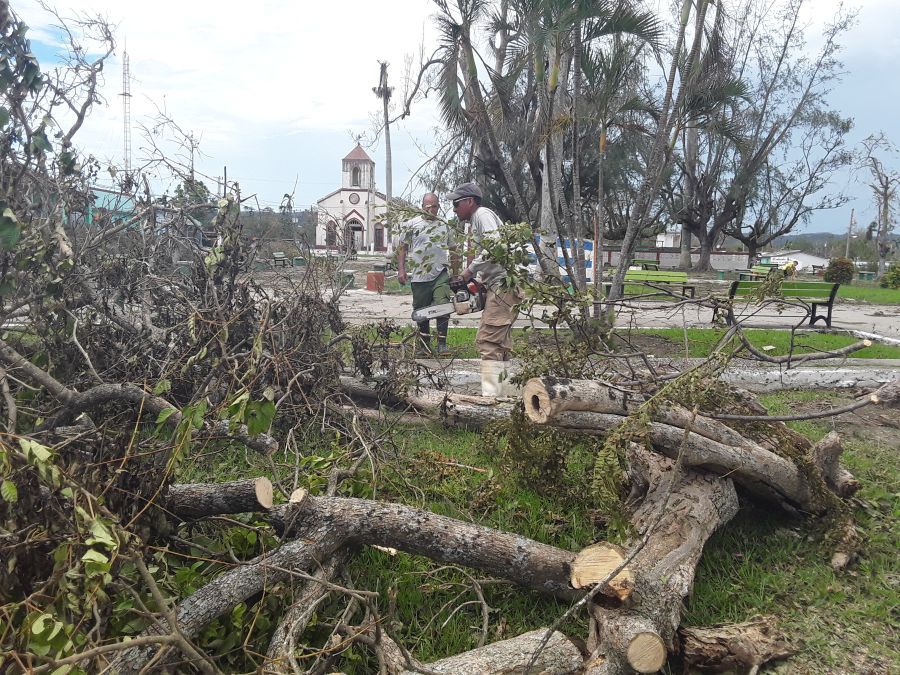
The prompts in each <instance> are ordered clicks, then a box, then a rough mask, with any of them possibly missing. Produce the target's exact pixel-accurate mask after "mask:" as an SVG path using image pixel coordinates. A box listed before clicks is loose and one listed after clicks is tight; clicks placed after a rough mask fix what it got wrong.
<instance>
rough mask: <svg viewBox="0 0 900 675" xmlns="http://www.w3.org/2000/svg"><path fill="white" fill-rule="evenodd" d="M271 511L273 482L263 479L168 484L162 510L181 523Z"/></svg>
mask: <svg viewBox="0 0 900 675" xmlns="http://www.w3.org/2000/svg"><path fill="white" fill-rule="evenodd" d="M271 508H272V482H271V481H270V480H269V479H268V478H265V477H260V478H248V479H247V480H236V481H232V482H230V483H182V484H175V485H170V486H169V490H168V492H167V493H166V497H165V509H166V511H168V512H169V513H171V514H172V515H173V516H175V517H176V518H179V519H180V520H196V519H198V518H204V517H206V516H213V515H218V514H222V513H249V512H251V511H260V510H268V509H271Z"/></svg>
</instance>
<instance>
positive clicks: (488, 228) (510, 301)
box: [449, 183, 522, 396]
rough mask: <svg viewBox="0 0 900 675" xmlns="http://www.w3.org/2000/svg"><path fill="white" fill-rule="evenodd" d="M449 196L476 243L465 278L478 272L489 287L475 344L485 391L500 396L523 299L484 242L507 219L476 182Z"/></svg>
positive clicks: (485, 393)
mask: <svg viewBox="0 0 900 675" xmlns="http://www.w3.org/2000/svg"><path fill="white" fill-rule="evenodd" d="M449 197H450V199H451V200H452V201H453V211H454V212H455V213H456V215H457V217H458V218H459V220H460V222H465V221H468V222H469V223H471V232H472V243H473V244H474V246H475V255H474V256H473V257H472V259H471V260H470V261H469V265H468V267H466V269H465V270H463V273H462V278H463V279H464V280H465V281H468V280H469V279H471V278H472V277H474V276H478V278H479V279H480V281H481V283H483V284H484V285H485V286H486V287H487V296H486V298H485V304H484V311H483V312H482V314H481V321H480V322H479V323H478V332H477V333H476V335H475V347H476V348H477V349H478V353H479V354H480V355H481V394H482V396H499V395H500V394H501V392H502V389H503V388H504V387H503V382H504V380H505V379H506V378H507V376H508V373H507V370H506V362H507V361H509V355H510V351H511V350H512V327H513V322H514V321H515V320H516V316H517V315H518V311H517V310H516V305H517V304H518V303H519V302H521V301H522V295H521V294H520V293H519V291H518V289H516V288H515V287H509V284H508V282H507V275H506V271H505V270H504V269H503V267H502V266H501V265H500V264H499V263H497V262H494V261H493V260H491V259H490V256H488V254H487V251H486V250H485V248H484V247H483V246H482V241H483V240H484V239H485V238H489V237H496V236H497V235H498V234H499V231H500V227H501V225H502V224H503V222H502V221H501V220H500V217H499V216H498V215H497V214H496V213H494V212H493V211H491V210H490V209H489V208H487V207H486V206H482V205H481V197H482V193H481V188H480V187H478V185H476V184H475V183H463V184H462V185H460V186H459V187H457V188H456V189H455V190H454V191H453V192H451V193H450V195H449Z"/></svg>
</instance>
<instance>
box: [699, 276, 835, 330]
mask: <svg viewBox="0 0 900 675" xmlns="http://www.w3.org/2000/svg"><path fill="white" fill-rule="evenodd" d="M763 283H766V282H764V281H740V280H738V281H733V282H731V288H730V289H729V290H728V297H729V298H730V299H732V300H734V299H737V298H744V299H748V300H750V299H752V298H753V296H754V294H755V293H757V291H758V290H759V287H760V286H761V285H762V284H763ZM839 287H840V284H832V283H829V282H827V281H785V282H783V283H782V284H781V293H780V294H779V295H778V296H777V297H773V298H772V299H773V300H777V299H778V298H784V299H785V300H800V301H802V302H805V303H807V304H808V305H809V306H810V315H809V325H810V326H814V325H815V323H816V321H819V320H820V319H821V320H822V321H824V322H825V325H826V326H828V327H829V328H830V327H831V308H832V306H833V305H834V299H835V297H837V292H838V288H839ZM820 308H826V309H827V310H828V311H827V313H820V311H819V309H820ZM719 311H720V310H718V309H717V310H715V311H714V312H713V320H715V319H716V316H717V314H718V313H719ZM729 318H730V317H729Z"/></svg>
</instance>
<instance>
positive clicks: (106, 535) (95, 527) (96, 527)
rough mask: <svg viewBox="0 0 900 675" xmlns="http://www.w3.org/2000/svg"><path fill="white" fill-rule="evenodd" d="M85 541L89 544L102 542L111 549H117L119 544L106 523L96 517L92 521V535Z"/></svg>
mask: <svg viewBox="0 0 900 675" xmlns="http://www.w3.org/2000/svg"><path fill="white" fill-rule="evenodd" d="M84 543H85V544H87V545H88V546H93V545H94V544H100V545H102V546H105V547H106V548H107V549H109V550H115V549H116V548H118V546H119V544H118V542H117V541H116V540H115V539H114V538H113V536H112V533H111V532H110V531H109V530H108V529H107V527H106V525H104V524H103V522H102V521H100V520H98V519H96V518H95V519H94V520H93V521H92V522H91V536H90V537H88V538H87V539H86V540H85V542H84Z"/></svg>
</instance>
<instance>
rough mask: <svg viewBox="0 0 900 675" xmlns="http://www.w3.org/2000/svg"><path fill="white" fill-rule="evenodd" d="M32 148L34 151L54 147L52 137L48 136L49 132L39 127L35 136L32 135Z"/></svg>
mask: <svg viewBox="0 0 900 675" xmlns="http://www.w3.org/2000/svg"><path fill="white" fill-rule="evenodd" d="M31 149H32V150H33V151H34V152H49V151H50V150H52V149H53V146H52V145H51V144H50V139H49V138H47V134H46V133H45V132H44V130H43V129H38V130H37V131H35V132H34V136H32V137H31Z"/></svg>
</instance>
